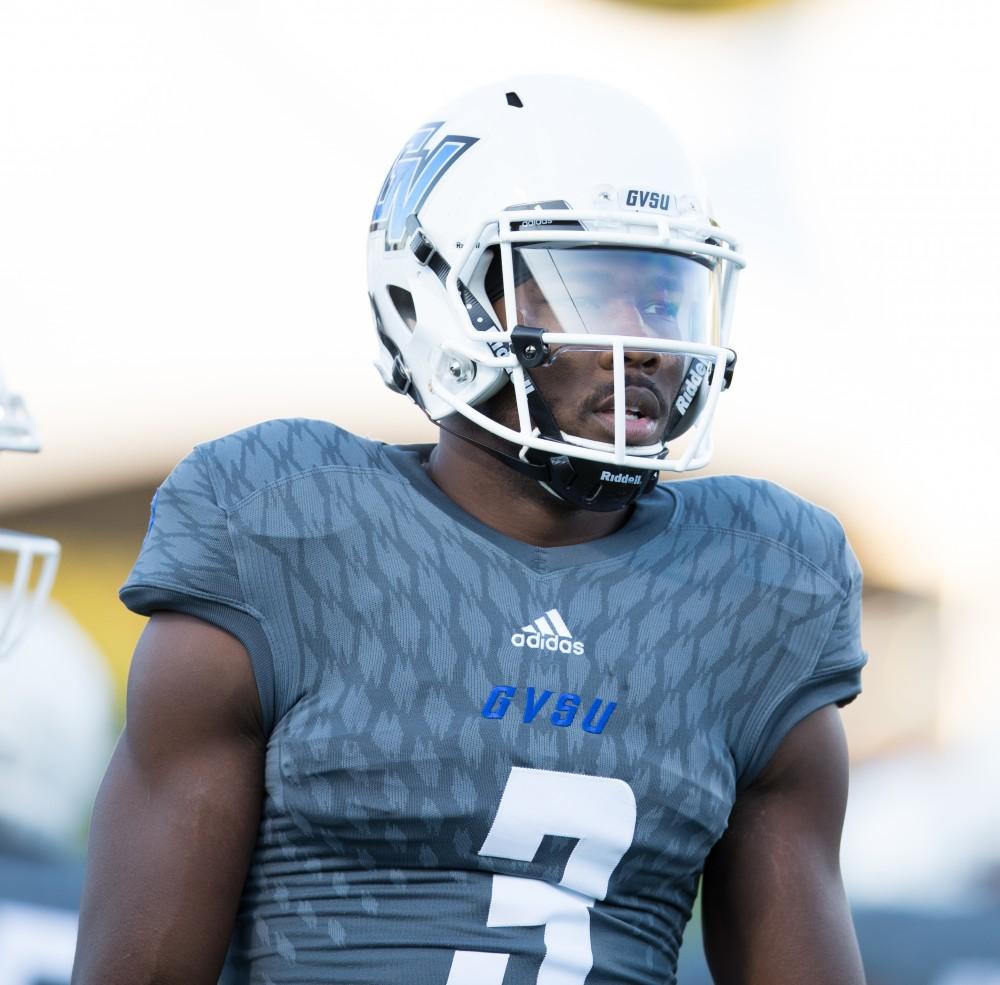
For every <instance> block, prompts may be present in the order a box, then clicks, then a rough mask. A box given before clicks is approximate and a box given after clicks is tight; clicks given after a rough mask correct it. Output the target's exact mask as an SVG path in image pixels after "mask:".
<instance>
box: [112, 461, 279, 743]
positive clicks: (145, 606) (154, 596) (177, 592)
mask: <svg viewBox="0 0 1000 985" xmlns="http://www.w3.org/2000/svg"><path fill="white" fill-rule="evenodd" d="M208 468H209V466H208V463H207V462H206V461H205V460H204V453H203V451H202V449H201V448H200V447H199V448H195V450H194V451H193V452H192V453H191V454H190V455H188V457H187V458H185V459H184V460H183V461H181V462H180V464H178V465H177V466H176V467H175V468H174V470H173V471H172V472H171V473H170V475H169V476H168V477H167V479H166V480H165V481H164V482H163V484H162V485H161V486H160V487H159V489H157V491H156V494H155V496H154V497H153V503H152V506H151V508H150V518H149V528H148V530H147V531H146V537H145V539H144V540H143V543H142V548H141V549H140V551H139V556H138V558H137V559H136V562H135V564H134V566H133V568H132V571H131V573H130V574H129V576H128V580H127V581H126V582H125V584H124V585H123V586H122V588H121V591H120V592H119V597H120V598H121V600H122V602H124V603H125V605H126V606H127V607H128V608H129V609H131V610H132V611H133V612H135V613H138V614H139V615H142V616H149V615H152V613H154V612H161V611H169V612H183V613H186V614H187V615H191V616H196V617H197V618H199V619H203V620H205V621H206V622H209V623H212V625H214V626H218V627H219V628H220V629H223V630H225V631H226V632H228V633H230V634H232V635H233V636H235V637H236V638H237V639H238V640H239V641H240V642H241V643H242V644H243V645H244V646H245V647H246V650H247V652H248V653H249V655H250V660H251V663H252V665H253V671H254V676H255V678H256V682H257V691H258V694H259V696H260V704H261V712H262V715H263V719H264V724H265V727H266V728H267V729H268V731H269V730H270V728H271V725H272V724H273V720H274V671H273V664H272V657H271V647H270V644H269V642H268V637H267V633H266V631H265V627H264V624H263V620H262V618H261V616H260V614H259V613H258V612H257V611H256V610H255V609H254V608H253V607H252V606H251V605H249V604H248V603H247V601H246V599H245V597H244V593H243V589H242V586H241V582H240V575H239V570H238V564H237V557H236V552H235V549H234V546H233V540H232V537H231V535H230V530H229V520H228V516H227V514H226V512H225V510H223V509H222V508H221V507H220V506H219V504H218V502H217V499H216V496H215V491H214V487H213V485H212V481H211V476H210V474H209V471H208Z"/></svg>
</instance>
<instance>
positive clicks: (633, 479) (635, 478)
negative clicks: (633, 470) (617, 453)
mask: <svg viewBox="0 0 1000 985" xmlns="http://www.w3.org/2000/svg"><path fill="white" fill-rule="evenodd" d="M644 481H645V480H644V479H643V477H642V476H641V475H626V474H625V473H624V472H609V471H608V470H607V469H605V470H604V471H603V472H602V473H601V482H620V483H623V484H624V485H627V486H641V485H642V483H643V482H644Z"/></svg>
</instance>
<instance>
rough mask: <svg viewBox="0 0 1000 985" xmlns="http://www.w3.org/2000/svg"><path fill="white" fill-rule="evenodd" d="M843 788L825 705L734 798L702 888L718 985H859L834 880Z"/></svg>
mask: <svg viewBox="0 0 1000 985" xmlns="http://www.w3.org/2000/svg"><path fill="white" fill-rule="evenodd" d="M847 783H848V762H847V745H846V742H845V739H844V730H843V726H842V724H841V721H840V716H839V714H838V713H837V711H836V710H835V709H834V708H833V707H831V706H827V707H825V708H821V709H820V710H819V711H817V712H814V713H813V714H812V715H810V716H809V717H807V718H806V719H805V720H804V721H802V722H800V723H799V724H798V725H797V726H795V728H793V729H792V730H791V732H789V734H788V735H787V737H786V738H785V739H784V741H783V742H782V743H781V745H780V746H779V748H778V751H777V753H776V754H775V756H774V758H773V759H772V760H771V761H770V763H769V764H768V765H767V767H765V769H764V770H763V771H762V772H761V774H760V776H759V777H758V778H757V780H756V781H755V782H754V783H753V784H751V785H750V786H749V787H748V788H747V789H746V790H745V791H744V792H743V793H742V794H740V795H739V797H738V798H737V800H736V805H735V806H734V808H733V813H732V816H731V818H730V822H729V828H728V829H727V831H726V833H725V835H723V837H722V839H721V840H720V841H719V842H718V844H717V845H716V846H715V848H714V849H713V851H712V853H711V854H710V855H709V858H708V862H707V864H706V866H705V872H704V878H703V885H702V923H703V928H704V941H705V953H706V956H707V957H708V961H709V966H710V968H711V969H712V974H713V976H714V978H715V981H716V985H801V983H803V982H809V985H864V981H865V978H864V971H863V969H862V965H861V957H860V954H859V951H858V944H857V939H856V937H855V933H854V925H853V923H852V921H851V915H850V910H849V908H848V904H847V899H846V896H845V893H844V886H843V882H842V881H841V876H840V836H841V829H842V827H843V821H844V811H845V808H846V805H847Z"/></svg>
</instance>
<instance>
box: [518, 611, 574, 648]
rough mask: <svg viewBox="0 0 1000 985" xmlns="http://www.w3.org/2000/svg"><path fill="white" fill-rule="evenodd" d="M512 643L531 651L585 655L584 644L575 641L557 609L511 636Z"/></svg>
mask: <svg viewBox="0 0 1000 985" xmlns="http://www.w3.org/2000/svg"><path fill="white" fill-rule="evenodd" d="M510 641H511V643H512V644H513V645H514V646H517V647H527V648H529V649H531V650H549V651H550V652H552V653H575V654H576V655H577V656H581V655H582V654H583V643H581V642H580V641H579V640H574V639H573V634H572V633H571V632H570V631H569V629H568V627H567V626H566V623H565V622H563V618H562V616H560V615H559V613H558V612H557V611H556V610H555V609H549V611H548V612H546V613H545V615H544V616H539V617H538V618H537V619H536V620H535V621H534V622H533V623H529V624H528V625H527V626H522V627H521V628H520V629H519V630H518V631H517V632H516V633H514V634H513V635H512V636H511V638H510Z"/></svg>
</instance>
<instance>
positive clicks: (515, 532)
mask: <svg viewBox="0 0 1000 985" xmlns="http://www.w3.org/2000/svg"><path fill="white" fill-rule="evenodd" d="M426 468H427V472H428V474H429V475H430V477H431V479H432V480H433V481H434V484H435V485H436V486H437V487H438V488H439V489H440V490H441V491H442V492H443V493H444V494H445V495H446V496H447V497H448V498H449V499H451V500H452V501H453V502H454V503H456V504H457V505H458V506H460V507H461V508H462V509H463V510H465V512H466V513H469V514H470V515H471V516H474V517H475V518H476V519H477V520H479V521H480V522H481V523H485V524H486V526H488V527H492V528H493V529H494V530H496V531H497V532H498V533H501V534H504V535H505V536H507V537H511V538H513V539H514V540H520V541H523V542H524V543H526V544H534V545H535V546H536V547H565V546H567V545H569V544H582V543H584V542H585V541H588V540H597V539H598V538H599V537H606V536H607V535H608V534H611V533H614V532H615V531H616V530H618V529H619V528H620V527H621V526H622V525H623V524H624V523H625V521H626V520H627V519H628V517H629V514H630V512H631V510H630V509H624V510H617V511H615V512H614V513H596V512H594V511H592V510H577V509H573V508H571V507H569V506H567V504H565V503H563V502H562V501H561V500H558V499H556V497H555V496H553V495H552V494H551V493H549V492H547V491H546V490H544V489H543V488H542V487H541V486H540V485H539V484H538V483H537V482H536V481H535V480H534V479H532V478H530V477H528V476H525V475H521V474H520V473H519V472H515V471H514V470H513V469H510V468H506V467H505V466H504V465H503V464H502V463H500V462H498V461H497V460H496V459H495V458H493V457H492V456H491V455H489V454H488V453H487V452H485V451H483V450H482V449H480V448H477V447H476V446H475V445H473V444H470V443H469V442H468V441H464V440H463V439H462V438H460V437H458V436H457V435H454V434H449V433H448V432H447V431H442V432H441V435H440V440H439V442H438V444H437V445H436V446H435V447H434V449H433V451H432V452H431V457H430V459H429V460H428V462H427V463H426Z"/></svg>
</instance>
